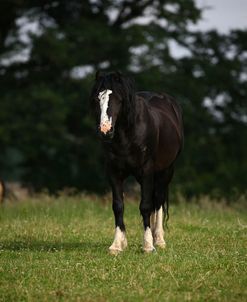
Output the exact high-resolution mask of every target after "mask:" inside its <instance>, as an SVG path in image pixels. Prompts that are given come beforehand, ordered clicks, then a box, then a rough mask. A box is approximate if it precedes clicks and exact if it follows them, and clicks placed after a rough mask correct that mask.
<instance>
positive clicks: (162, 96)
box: [137, 91, 183, 136]
mask: <svg viewBox="0 0 247 302" xmlns="http://www.w3.org/2000/svg"><path fill="white" fill-rule="evenodd" d="M137 95H138V96H140V97H142V98H143V99H144V101H145V103H146V104H147V105H148V106H149V108H150V110H151V111H152V112H156V113H157V114H159V115H161V116H162V117H163V116H166V117H167V118H168V119H170V120H172V122H173V123H175V124H176V126H177V128H178V131H179V132H180V135H181V136H182V132H183V122H182V110H181V107H180V105H179V104H178V103H177V101H176V100H175V99H174V98H173V97H172V96H170V95H168V94H166V93H156V92H151V91H139V92H137Z"/></svg>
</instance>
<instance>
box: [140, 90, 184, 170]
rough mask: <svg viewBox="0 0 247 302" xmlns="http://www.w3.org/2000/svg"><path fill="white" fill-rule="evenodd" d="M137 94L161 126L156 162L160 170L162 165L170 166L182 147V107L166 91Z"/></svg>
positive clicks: (157, 124) (158, 126)
mask: <svg viewBox="0 0 247 302" xmlns="http://www.w3.org/2000/svg"><path fill="white" fill-rule="evenodd" d="M137 95H138V96H139V97H142V98H143V99H144V102H145V103H146V104H147V106H148V109H149V112H150V114H151V115H152V116H153V119H154V121H155V124H156V126H157V128H159V130H158V132H159V143H158V148H157V154H156V160H157V161H156V164H157V169H158V170H160V169H162V167H167V166H169V164H171V163H172V162H173V161H174V160H175V159H176V158H177V155H178V154H179V153H180V151H181V149H182V146H183V122H182V112H181V108H180V106H179V104H178V103H177V102H176V100H175V99H174V98H173V97H171V96H169V95H167V94H165V93H155V92H149V91H141V92H138V93H137ZM164 154H166V156H164Z"/></svg>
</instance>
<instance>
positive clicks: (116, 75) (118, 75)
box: [113, 70, 123, 82]
mask: <svg viewBox="0 0 247 302" xmlns="http://www.w3.org/2000/svg"><path fill="white" fill-rule="evenodd" d="M113 77H114V79H115V81H117V82H121V79H122V78H123V74H122V72H121V71H118V70H117V71H115V72H114V73H113Z"/></svg>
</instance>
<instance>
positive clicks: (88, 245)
mask: <svg viewBox="0 0 247 302" xmlns="http://www.w3.org/2000/svg"><path fill="white" fill-rule="evenodd" d="M107 248H108V244H107V243H104V242H92V241H85V242H56V241H54V242H50V241H39V240H36V239H33V240H30V238H29V240H19V241H18V240H15V241H0V250H2V251H3V250H6V251H25V250H28V251H39V252H58V251H84V252H85V251H86V252H87V251H100V250H106V249H107Z"/></svg>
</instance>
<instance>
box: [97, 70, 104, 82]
mask: <svg viewBox="0 0 247 302" xmlns="http://www.w3.org/2000/svg"><path fill="white" fill-rule="evenodd" d="M103 76H104V73H103V72H102V71H101V70H97V71H96V74H95V80H96V81H98V80H99V79H100V78H102V77H103Z"/></svg>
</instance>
